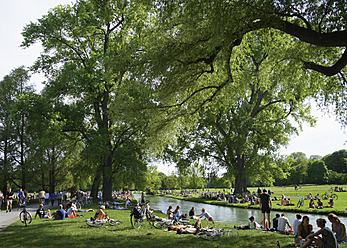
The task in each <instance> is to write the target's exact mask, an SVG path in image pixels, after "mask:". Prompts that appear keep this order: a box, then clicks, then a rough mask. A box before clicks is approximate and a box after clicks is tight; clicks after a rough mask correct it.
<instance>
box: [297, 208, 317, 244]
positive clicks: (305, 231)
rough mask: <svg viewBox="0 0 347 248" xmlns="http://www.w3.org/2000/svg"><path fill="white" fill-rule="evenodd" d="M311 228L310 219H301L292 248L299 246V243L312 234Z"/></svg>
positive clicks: (305, 217)
mask: <svg viewBox="0 0 347 248" xmlns="http://www.w3.org/2000/svg"><path fill="white" fill-rule="evenodd" d="M312 230H313V227H312V225H311V224H310V218H309V217H308V216H306V215H305V216H304V217H302V222H301V223H300V225H299V226H298V232H297V234H296V236H295V238H294V242H295V244H294V246H299V245H300V244H301V243H303V240H305V239H306V237H307V236H308V235H310V234H311V233H313V231H312Z"/></svg>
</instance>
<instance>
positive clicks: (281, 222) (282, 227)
mask: <svg viewBox="0 0 347 248" xmlns="http://www.w3.org/2000/svg"><path fill="white" fill-rule="evenodd" d="M287 226H288V227H289V228H290V229H287V228H286V227H287ZM277 230H278V231H279V232H280V233H281V234H291V233H293V228H292V226H291V225H290V223H289V220H288V218H287V217H286V215H285V214H284V213H283V214H281V217H280V218H279V219H278V227H277Z"/></svg>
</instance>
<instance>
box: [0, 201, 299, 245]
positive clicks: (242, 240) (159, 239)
mask: <svg viewBox="0 0 347 248" xmlns="http://www.w3.org/2000/svg"><path fill="white" fill-rule="evenodd" d="M94 209H95V210H96V209H97V206H94ZM106 212H107V214H108V215H109V216H110V217H111V218H115V219H118V220H121V221H122V222H123V223H124V225H123V226H118V227H112V226H109V225H103V226H102V227H100V228H93V227H88V226H87V225H86V221H85V220H86V219H88V218H90V217H91V216H93V215H94V214H93V213H84V217H80V218H74V219H66V220H63V221H54V220H47V219H34V220H33V222H32V223H31V224H30V225H29V226H28V227H25V226H24V225H23V224H22V223H21V222H19V221H17V222H15V223H14V224H12V225H10V226H9V227H8V228H6V229H5V230H4V231H3V232H0V244H6V245H5V246H4V247H45V248H47V247H74V248H78V247H88V248H90V247H113V248H114V247H117V248H118V247H124V248H125V247H126V248H128V247H130V248H131V247H134V248H135V247H146V248H152V247H153V248H162V247H185V248H189V247H197V248H211V247H221V248H222V247H245V248H246V247H249V248H251V247H252V248H254V247H274V248H275V247H278V246H277V241H278V242H279V243H280V245H281V247H290V244H291V243H292V242H293V236H286V235H280V234H277V233H271V232H263V231H261V230H239V236H238V237H236V238H235V237H221V238H220V239H218V240H217V241H206V240H202V239H200V238H198V237H197V236H196V235H189V234H187V235H178V234H176V232H169V231H167V230H158V229H155V228H154V227H152V226H150V225H149V224H148V222H147V223H145V224H144V225H143V226H142V227H141V228H140V229H136V230H135V229H134V228H133V227H132V226H131V224H130V217H129V216H130V211H129V210H106ZM156 215H160V216H162V217H164V215H163V214H160V213H156ZM208 224H211V223H210V222H209V223H208V222H207V221H203V226H207V225H208ZM225 226H232V225H226V224H223V223H216V228H221V227H225Z"/></svg>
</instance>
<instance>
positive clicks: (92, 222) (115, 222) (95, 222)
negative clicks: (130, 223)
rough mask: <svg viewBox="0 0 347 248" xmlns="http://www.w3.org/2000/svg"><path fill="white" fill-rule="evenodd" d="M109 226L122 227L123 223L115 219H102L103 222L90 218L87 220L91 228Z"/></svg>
mask: <svg viewBox="0 0 347 248" xmlns="http://www.w3.org/2000/svg"><path fill="white" fill-rule="evenodd" d="M107 223H108V224H109V225H110V226H122V225H123V222H121V221H120V220H115V219H102V220H97V219H95V218H93V217H92V218H90V219H88V220H86V224H87V225H88V226H90V227H101V226H102V225H104V224H107Z"/></svg>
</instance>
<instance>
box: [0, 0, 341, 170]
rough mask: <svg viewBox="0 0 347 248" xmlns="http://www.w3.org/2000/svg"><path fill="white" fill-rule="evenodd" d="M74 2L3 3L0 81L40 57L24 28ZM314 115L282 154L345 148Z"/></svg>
mask: <svg viewBox="0 0 347 248" xmlns="http://www.w3.org/2000/svg"><path fill="white" fill-rule="evenodd" d="M71 2H72V0H2V1H1V8H0V23H1V25H0V33H1V39H0V80H2V79H3V77H4V76H5V75H8V74H9V73H10V72H11V71H12V70H13V69H15V68H17V67H19V66H22V65H24V66H27V67H28V66H31V65H32V64H33V62H34V61H35V59H36V58H37V57H38V56H39V55H40V52H41V51H42V47H41V46H40V45H39V44H36V45H34V46H32V47H30V48H26V49H23V48H21V47H20V44H21V42H22V41H23V37H22V35H21V33H22V31H23V27H24V26H25V25H26V24H29V23H30V22H31V21H32V22H35V21H36V20H37V19H39V18H41V17H42V16H43V15H45V14H46V13H47V12H48V10H49V9H51V8H53V7H55V6H57V5H59V4H70V3H71ZM42 80H44V79H43V78H42V76H33V77H32V80H31V82H32V83H34V82H35V85H36V89H37V90H38V91H39V90H40V89H41V88H42V85H41V84H39V83H38V82H41V81H42ZM313 110H314V111H313V113H314V115H315V116H317V118H318V121H317V123H316V126H315V127H310V126H309V125H305V126H304V128H303V131H302V132H301V133H300V134H299V136H297V137H293V138H292V140H291V142H290V144H289V145H288V147H287V148H283V149H281V151H280V152H281V154H284V155H289V154H291V153H293V152H303V153H305V154H306V156H307V157H308V158H309V157H310V156H311V155H320V156H325V155H328V154H331V153H333V152H335V151H338V150H341V149H346V144H345V142H346V140H347V134H346V132H345V130H344V129H342V128H341V125H340V124H339V123H338V122H337V121H336V120H335V117H334V116H333V115H331V116H329V115H327V114H322V113H321V112H320V111H318V110H316V109H315V107H314V106H313ZM158 170H159V171H162V172H165V173H170V172H172V171H173V170H174V168H173V166H168V165H163V166H160V165H159V168H158Z"/></svg>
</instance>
